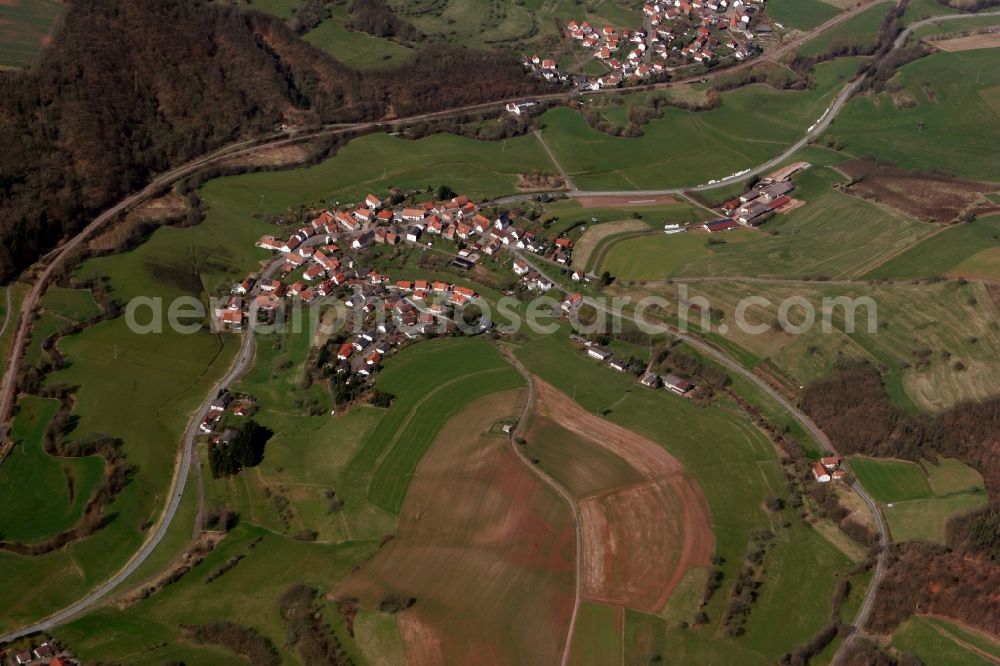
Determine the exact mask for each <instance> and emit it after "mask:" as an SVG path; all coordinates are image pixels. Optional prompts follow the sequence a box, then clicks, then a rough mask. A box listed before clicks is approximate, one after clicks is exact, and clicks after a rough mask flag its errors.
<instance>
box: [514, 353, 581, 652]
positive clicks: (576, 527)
mask: <svg viewBox="0 0 1000 666" xmlns="http://www.w3.org/2000/svg"><path fill="white" fill-rule="evenodd" d="M501 351H502V352H503V355H504V357H505V358H506V359H507V361H509V362H510V364H511V365H512V366H514V369H515V370H517V371H518V372H519V373H520V374H521V376H522V377H523V378H524V381H525V383H526V384H527V385H528V398H527V400H525V403H524V409H523V410H521V416H520V417H519V418H518V420H517V427H515V429H513V430H511V432H510V438H509V442H510V448H511V450H512V451H514V455H516V456H517V459H518V460H520V461H521V462H522V463H523V464H524V465H525V466H526V467H527V468H528V469H529V470H531V472H532V474H534V475H535V476H537V477H538V478H539V479H540V480H541V481H542V482H544V483H545V485H547V486H548V487H550V488H552V490H553V491H555V492H556V494H557V495H559V496H560V497H561V498H562V499H563V500H564V501H565V502H566V503H567V504H568V505H569V507H570V511H571V512H572V514H573V533H574V535H575V537H576V566H575V567H574V576H573V581H574V595H573V614H572V615H571V616H570V621H569V628H568V629H567V631H566V644H565V645H564V646H563V653H562V659H561V660H560V666H567V664H568V663H569V654H570V649H571V648H572V645H573V633H574V631H575V630H576V619H577V617H578V616H579V615H580V601H581V599H582V597H583V533H582V523H581V520H580V507H579V505H578V504H577V501H576V499H575V498H574V497H573V494H572V493H570V492H569V491H568V490H567V489H566V488H564V487H563V485H562V484H561V483H559V482H558V481H556V480H555V479H553V478H552V477H551V476H549V475H548V474H546V473H545V472H543V471H542V470H541V468H540V467H538V465H535V464H533V463H532V462H531V461H530V460H528V456H526V455H525V454H524V451H522V450H521V446H520V444H518V443H517V441H516V439H515V436H516V434H517V432H518V431H519V429H520V428H521V427H522V426H523V425H524V423H525V422H526V421H527V418H528V415H529V414H530V413H531V410H532V407H533V406H534V404H535V382H534V378H533V377H532V376H531V373H530V372H528V371H527V369H526V368H525V367H524V366H523V365H521V362H520V361H518V360H517V358H516V357H515V356H514V354H512V353H511V352H510V351H509V350H507V349H503V348H502V349H501Z"/></svg>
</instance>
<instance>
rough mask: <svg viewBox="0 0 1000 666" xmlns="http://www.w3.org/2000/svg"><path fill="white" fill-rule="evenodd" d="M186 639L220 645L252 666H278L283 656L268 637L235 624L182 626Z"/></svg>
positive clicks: (218, 623) (220, 623)
mask: <svg viewBox="0 0 1000 666" xmlns="http://www.w3.org/2000/svg"><path fill="white" fill-rule="evenodd" d="M181 632H182V634H183V635H184V638H186V639H188V640H190V641H193V642H195V643H203V644H208V645H219V646H221V647H224V648H226V649H227V650H230V651H231V652H235V653H236V654H238V655H240V656H241V657H246V659H247V660H248V661H249V662H250V664H251V665H252V666H278V664H280V663H281V656H280V655H279V654H278V649H277V648H276V647H275V646H274V643H272V642H271V639H269V638H268V637H267V636H265V635H263V634H262V633H260V632H259V631H257V630H256V629H254V628H253V627H247V626H244V625H242V624H236V623H235V622H213V623H211V624H184V625H181Z"/></svg>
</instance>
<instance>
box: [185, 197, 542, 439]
mask: <svg viewBox="0 0 1000 666" xmlns="http://www.w3.org/2000/svg"><path fill="white" fill-rule="evenodd" d="M430 237H440V238H444V239H449V240H456V241H462V245H463V247H462V249H460V250H459V252H458V254H459V258H458V259H456V261H458V260H464V261H466V262H467V264H466V265H467V266H471V265H473V264H474V263H475V262H476V261H478V260H479V259H480V258H481V256H483V255H493V254H495V253H496V252H498V251H499V249H500V248H501V247H503V246H505V245H512V246H516V247H518V248H519V249H527V250H530V251H541V249H542V246H540V245H537V246H536V244H535V241H534V238H533V236H532V235H531V234H530V233H527V232H525V231H524V230H523V229H521V228H519V227H516V226H515V225H513V224H512V223H511V220H510V218H509V217H508V216H507V215H501V216H500V217H498V218H497V219H496V220H490V219H489V218H488V217H486V216H484V215H482V214H481V213H480V212H479V206H478V205H477V204H476V203H474V202H472V201H470V200H469V199H468V197H465V196H456V197H453V198H452V199H450V200H448V201H440V202H433V201H428V202H425V203H422V204H419V205H416V206H411V207H401V208H395V209H394V208H392V207H389V206H385V205H384V204H383V202H382V201H381V200H380V199H379V198H378V197H376V196H375V195H369V196H368V197H366V198H365V200H364V201H363V202H361V203H359V204H357V205H356V206H353V207H350V208H347V209H345V210H325V211H322V212H321V213H320V214H319V215H317V216H316V217H315V218H314V219H313V220H312V221H311V222H310V223H309V224H308V225H306V226H304V227H303V228H301V229H299V230H298V231H296V232H295V233H294V234H292V236H291V237H290V238H289V239H288V240H277V239H275V238H274V237H273V236H264V237H262V238H261V239H260V240H258V241H257V243H256V245H257V247H260V248H263V249H267V250H271V251H272V252H274V253H275V255H276V256H277V257H276V258H277V259H278V261H277V262H274V263H272V266H277V268H278V270H277V271H274V273H272V271H270V270H269V271H267V272H265V275H269V276H268V277H260V278H259V279H255V278H254V277H253V276H251V277H248V278H246V279H245V280H243V281H242V282H240V283H239V284H237V285H234V286H233V288H232V291H231V295H230V297H229V301H228V303H227V305H226V307H225V308H224V309H223V310H222V311H221V312H219V318H220V321H221V323H222V324H223V326H224V327H227V328H230V329H232V330H239V329H241V328H242V326H243V325H244V323H245V322H246V320H247V317H249V316H250V313H251V312H253V311H256V313H257V316H260V313H261V312H264V313H267V312H269V311H272V310H276V309H278V308H280V307H282V306H283V304H284V303H285V301H286V299H289V298H291V299H298V300H299V301H301V302H303V303H307V304H308V303H312V302H314V301H316V300H317V299H319V298H323V297H326V296H331V295H332V294H334V293H335V292H338V290H339V295H342V296H343V297H344V300H343V303H344V305H345V306H346V307H348V308H350V309H351V310H352V311H353V312H354V313H355V322H357V323H359V324H360V325H359V326H358V327H357V328H356V330H355V332H354V333H353V335H352V337H350V338H349V339H347V340H344V341H343V342H342V343H341V344H340V346H339V348H338V349H337V353H336V358H335V359H331V361H330V365H331V366H332V367H333V369H334V370H335V372H336V373H337V374H338V375H345V374H346V375H349V376H350V375H360V376H362V377H367V376H370V375H372V374H374V373H375V372H377V371H378V369H379V368H380V367H381V362H382V360H383V358H384V357H385V356H386V355H387V354H389V353H390V351H391V350H392V349H393V348H395V347H398V346H399V345H402V344H404V343H406V342H407V341H410V340H414V339H416V338H418V337H420V336H424V335H427V334H431V333H442V334H446V333H449V332H453V331H454V330H456V328H457V326H456V324H455V322H454V320H452V319H451V317H452V315H453V314H454V309H455V308H457V307H461V306H464V305H466V304H467V303H469V302H471V301H473V300H475V299H476V298H478V296H479V295H478V294H477V293H476V291H475V290H474V289H470V288H468V287H464V286H461V285H456V284H452V283H449V282H444V281H430V280H397V281H392V280H391V279H390V277H389V276H388V275H385V274H383V273H381V272H379V271H378V270H376V269H374V268H371V267H369V266H365V265H364V264H365V262H364V259H363V256H364V252H365V250H367V249H369V248H370V247H372V246H374V245H380V244H382V245H395V244H397V243H401V242H408V243H421V242H424V241H423V240H422V239H426V238H430ZM290 276H291V277H290ZM224 399H225V396H223V397H220V401H219V406H218V407H219V408H218V409H217V408H216V405H213V409H212V410H211V411H210V412H209V414H208V416H207V417H206V422H205V423H204V424H203V425H202V430H203V432H207V433H211V432H213V430H214V428H215V426H216V424H217V423H218V422H219V420H220V419H221V415H222V413H224V412H225V410H226V409H227V406H226V405H223V404H222V402H221V401H222V400H224ZM219 436H220V437H222V438H224V437H225V432H223V433H219Z"/></svg>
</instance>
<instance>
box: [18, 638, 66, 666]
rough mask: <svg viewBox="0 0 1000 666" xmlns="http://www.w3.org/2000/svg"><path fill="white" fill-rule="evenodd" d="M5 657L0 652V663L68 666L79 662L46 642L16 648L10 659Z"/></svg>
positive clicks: (21, 665)
mask: <svg viewBox="0 0 1000 666" xmlns="http://www.w3.org/2000/svg"><path fill="white" fill-rule="evenodd" d="M6 657H7V655H6V654H3V653H2V652H0V659H2V663H4V664H7V663H10V664H17V666H24V665H26V664H31V665H32V666H34V665H35V664H38V665H39V666H41V665H42V664H45V665H47V666H70V664H77V663H79V662H77V661H76V660H75V659H73V658H72V657H70V656H69V655H68V654H67V653H65V652H64V651H62V650H59V649H58V648H56V647H55V646H53V645H52V644H51V643H48V642H45V643H42V644H40V645H36V646H32V647H28V648H25V649H23V650H18V651H17V652H15V653H14V654H12V655H11V660H10V661H8V660H7V658H6Z"/></svg>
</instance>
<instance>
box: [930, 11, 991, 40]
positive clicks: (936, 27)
mask: <svg viewBox="0 0 1000 666" xmlns="http://www.w3.org/2000/svg"><path fill="white" fill-rule="evenodd" d="M998 23H1000V16H975V15H971V16H969V17H967V18H963V19H949V20H947V21H935V22H933V23H928V24H927V25H923V26H920V27H919V28H917V29H916V30H914V31H913V37H914V38H915V39H928V38H931V37H935V36H937V35H947V34H949V33H957V32H964V31H973V30H976V29H977V28H987V27H992V26H995V25H997V24H998Z"/></svg>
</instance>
